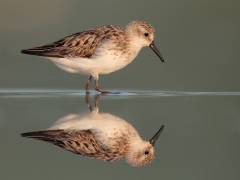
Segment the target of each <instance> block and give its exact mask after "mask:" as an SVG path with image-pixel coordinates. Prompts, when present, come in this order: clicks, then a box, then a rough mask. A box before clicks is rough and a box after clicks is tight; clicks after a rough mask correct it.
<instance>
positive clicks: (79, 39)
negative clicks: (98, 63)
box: [21, 25, 123, 58]
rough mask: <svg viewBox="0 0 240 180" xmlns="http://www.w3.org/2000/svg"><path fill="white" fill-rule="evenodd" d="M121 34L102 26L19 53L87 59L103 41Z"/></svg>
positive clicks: (116, 28)
mask: <svg viewBox="0 0 240 180" xmlns="http://www.w3.org/2000/svg"><path fill="white" fill-rule="evenodd" d="M122 32H123V29H122V28H120V27H118V26H113V25H109V26H104V27H100V28H96V29H90V30H87V31H83V32H79V33H75V34H72V35H70V36H67V37H65V38H62V39H60V40H58V41H56V42H53V43H50V44H47V45H44V46H39V47H35V48H30V49H24V50H22V51H21V53H24V54H30V55H37V56H43V57H49V58H64V57H72V58H74V57H78V58H79V57H82V58H89V57H91V56H92V55H93V54H94V52H95V51H96V48H97V47H98V46H99V45H100V44H101V43H102V41H103V40H106V39H110V38H112V37H116V36H118V35H119V34H121V33H122ZM112 35H114V36H112Z"/></svg>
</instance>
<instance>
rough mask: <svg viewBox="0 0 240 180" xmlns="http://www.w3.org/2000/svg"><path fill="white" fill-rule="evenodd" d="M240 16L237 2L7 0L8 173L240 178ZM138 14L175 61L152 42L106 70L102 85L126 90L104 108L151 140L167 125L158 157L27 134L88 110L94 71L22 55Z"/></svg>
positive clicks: (1, 110) (1, 12)
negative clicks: (142, 160)
mask: <svg viewBox="0 0 240 180" xmlns="http://www.w3.org/2000/svg"><path fill="white" fill-rule="evenodd" d="M239 17H240V1H237V0H229V1H226V0H225V1H224V0H180V1H177V0H161V1H155V2H153V1H143V0H138V1H136V0H132V1H129V0H128V1H126V0H121V1H110V0H102V1H91V0H88V1H83V0H51V1H49V0H48V1H47V0H41V1H33V0H21V1H18V0H11V1H7V0H0V22H1V28H0V33H1V41H0V53H1V58H0V136H1V138H0V144H1V147H0V152H1V153H0V159H1V160H0V167H1V168H0V179H4V180H5V179H11V180H13V179H25V180H27V179H34V180H37V179H39V180H42V179H126V178H128V179H167V180H169V179H184V180H185V179H195V180H198V179H199V180H202V179H205V180H208V179H209V180H212V179H218V180H220V179H221V180H225V179H231V180H235V179H236V180H237V179H239V178H240V172H239V167H240V144H239V136H240V111H239V109H240V93H239V92H240V83H239V78H240V61H239V57H240V41H239V39H240V33H239V32H240V21H239ZM132 20H144V21H147V22H149V23H151V24H152V26H153V27H154V28H155V44H156V46H157V47H158V48H159V49H160V51H161V53H162V55H163V56H164V58H165V62H164V63H162V62H161V61H160V60H159V59H158V57H157V56H156V55H155V53H153V52H152V51H151V49H149V48H148V47H146V48H144V49H142V51H141V52H140V53H139V55H138V56H137V58H136V59H135V60H134V61H133V62H132V63H131V64H130V65H128V66H127V67H125V68H124V69H122V70H120V71H117V72H114V73H112V74H109V75H101V76H100V87H103V88H106V89H108V90H113V91H123V92H125V93H123V94H122V95H110V96H103V97H102V98H101V100H100V111H103V112H107V113H110V114H113V115H116V116H119V117H121V118H123V119H124V120H126V121H128V122H129V123H131V124H132V125H133V126H134V127H135V128H136V129H137V130H138V132H139V134H140V135H141V136H142V138H143V139H146V140H148V139H149V138H150V137H151V136H152V135H153V134H154V133H155V132H156V130H157V129H159V127H160V126H161V125H163V124H164V125H165V129H164V132H163V134H162V136H161V137H160V139H159V142H158V143H157V144H156V148H155V150H156V158H155V160H154V161H153V163H152V164H150V165H149V166H147V167H143V168H131V167H130V166H129V165H128V164H126V163H125V162H124V161H122V162H117V163H105V162H102V161H97V160H91V159H88V158H84V157H81V156H77V155H75V154H72V153H70V152H67V151H64V150H62V149H60V148H58V147H54V146H53V145H50V144H47V143H45V142H40V141H34V140H29V139H26V138H22V137H20V133H23V132H28V131H34V130H40V129H44V128H47V127H49V126H50V125H52V123H54V122H55V121H56V120H58V119H59V118H61V117H63V116H66V115H68V114H72V113H80V112H85V111H88V109H87V106H86V103H85V99H84V86H85V83H86V81H87V77H86V76H82V75H77V74H70V73H67V72H65V71H63V70H61V69H59V68H57V67H56V66H55V65H54V64H53V63H51V62H50V61H48V60H47V59H44V58H40V57H36V56H29V55H24V54H21V53H20V51H21V50H22V49H25V48H31V47H35V46H40V45H44V44H47V43H50V42H53V41H56V40H59V39H60V38H62V37H65V36H68V35H70V34H73V33H76V32H80V31H83V30H86V29H90V28H94V27H100V26H104V25H109V24H113V25H118V26H121V27H124V26H125V25H126V24H127V23H129V22H130V21H132ZM128 92H130V93H128ZM92 94H94V93H92ZM91 99H92V100H93V99H94V96H93V95H91Z"/></svg>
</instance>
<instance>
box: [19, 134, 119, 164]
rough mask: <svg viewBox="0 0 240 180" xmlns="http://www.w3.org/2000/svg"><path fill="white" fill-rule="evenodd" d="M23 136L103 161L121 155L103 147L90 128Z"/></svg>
mask: <svg viewBox="0 0 240 180" xmlns="http://www.w3.org/2000/svg"><path fill="white" fill-rule="evenodd" d="M21 135H22V136H23V137H28V138H33V139H38V140H42V141H46V142H49V143H52V144H55V145H57V146H59V147H61V148H63V149H65V150H67V151H71V152H73V153H76V154H80V155H83V156H87V157H91V158H96V159H101V160H105V161H117V160H119V159H121V158H122V157H123V154H119V153H117V152H116V151H114V150H113V149H104V148H103V147H102V146H101V145H100V144H99V143H98V140H97V139H96V138H95V135H94V134H93V133H92V131H91V130H81V131H73V130H71V131H69V130H68V131H66V130H43V131H36V132H29V133H23V134H21Z"/></svg>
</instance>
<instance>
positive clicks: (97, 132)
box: [21, 94, 164, 166]
mask: <svg viewBox="0 0 240 180" xmlns="http://www.w3.org/2000/svg"><path fill="white" fill-rule="evenodd" d="M98 99H99V95H97V96H95V106H94V108H92V106H91V103H90V98H89V95H88V94H86V102H87V105H88V107H89V109H90V112H83V113H79V114H70V115H67V116H65V117H63V118H61V119H59V120H58V121H57V122H56V123H55V124H54V125H53V126H51V127H50V128H48V129H44V130H40V131H35V132H27V133H23V134H21V135H22V136H23V137H28V138H33V139H37V140H42V141H46V142H49V143H52V144H55V145H57V146H59V147H61V148H63V149H65V150H67V151H71V152H73V153H76V154H80V155H83V156H87V157H90V158H95V159H101V160H104V161H109V162H114V161H118V160H120V159H125V160H126V161H127V162H128V163H129V164H130V165H131V166H145V165H148V164H149V163H151V162H152V160H153V159H154V156H155V153H154V144H155V142H156V140H157V139H158V137H159V136H160V134H161V132H162V130H163V128H164V126H162V127H161V128H160V129H159V130H158V132H157V133H156V134H155V135H154V136H153V137H152V138H151V139H150V140H149V141H144V140H142V139H141V137H140V136H139V134H138V132H137V131H136V130H135V129H134V127H133V126H132V125H131V124H129V123H128V122H126V121H125V120H123V119H121V118H119V117H117V116H114V115H112V114H109V113H99V112H98Z"/></svg>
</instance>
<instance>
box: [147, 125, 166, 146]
mask: <svg viewBox="0 0 240 180" xmlns="http://www.w3.org/2000/svg"><path fill="white" fill-rule="evenodd" d="M163 128H164V125H163V126H162V127H161V128H160V129H159V130H158V132H157V133H156V134H155V135H154V136H153V137H152V138H151V139H150V140H149V142H150V144H151V145H152V146H154V143H155V142H156V141H157V139H158V138H159V136H160V134H161V133H162V131H163Z"/></svg>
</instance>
